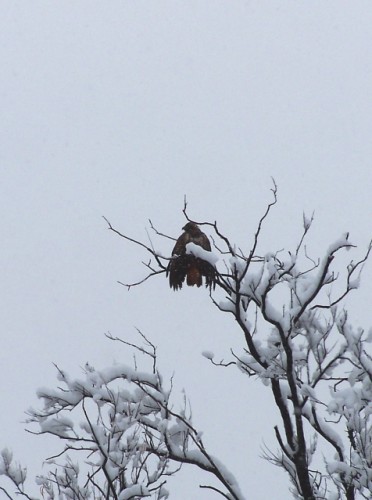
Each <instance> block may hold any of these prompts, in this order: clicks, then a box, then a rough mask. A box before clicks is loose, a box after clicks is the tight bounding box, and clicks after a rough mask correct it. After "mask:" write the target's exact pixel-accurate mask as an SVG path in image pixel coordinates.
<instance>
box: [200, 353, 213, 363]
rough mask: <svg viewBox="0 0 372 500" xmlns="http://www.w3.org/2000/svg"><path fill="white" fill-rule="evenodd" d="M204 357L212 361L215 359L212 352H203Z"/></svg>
mask: <svg viewBox="0 0 372 500" xmlns="http://www.w3.org/2000/svg"><path fill="white" fill-rule="evenodd" d="M202 356H204V357H205V358H207V359H210V360H211V361H212V360H213V358H214V353H213V352H212V351H203V352H202Z"/></svg>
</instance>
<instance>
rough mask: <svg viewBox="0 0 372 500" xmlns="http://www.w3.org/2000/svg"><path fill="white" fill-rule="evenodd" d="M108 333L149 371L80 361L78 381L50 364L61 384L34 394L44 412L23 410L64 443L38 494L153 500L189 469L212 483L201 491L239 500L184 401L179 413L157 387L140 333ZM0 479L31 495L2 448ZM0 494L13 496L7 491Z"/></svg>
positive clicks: (152, 351)
mask: <svg viewBox="0 0 372 500" xmlns="http://www.w3.org/2000/svg"><path fill="white" fill-rule="evenodd" d="M141 335H142V334H141ZM107 336H108V338H110V339H111V340H115V341H117V342H122V343H123V344H125V345H126V346H130V347H131V348H132V349H134V350H135V351H137V354H138V353H140V354H142V355H143V356H144V357H145V358H147V361H149V363H150V369H149V370H148V371H142V370H140V369H139V367H138V365H137V359H136V358H134V366H133V367H131V366H127V365H124V364H116V365H113V366H111V367H108V368H105V369H103V370H96V369H95V368H94V367H93V366H91V365H89V364H86V365H85V368H84V375H83V377H82V378H81V379H72V378H71V377H70V376H69V375H68V374H67V373H66V372H64V371H63V370H61V369H59V368H58V367H57V370H58V379H59V381H60V386H59V387H57V388H56V389H50V388H44V389H40V390H39V391H38V397H39V398H41V399H42V401H43V408H42V409H41V410H30V411H29V417H30V418H29V423H36V424H38V427H39V430H37V431H30V432H33V433H35V434H38V435H41V434H49V435H53V436H55V437H57V438H59V440H60V441H62V442H63V443H64V446H63V449H62V450H60V451H59V452H58V453H57V454H56V455H54V456H52V457H49V458H48V459H47V465H48V472H47V473H46V474H44V475H41V476H38V477H37V478H36V481H37V484H38V485H39V487H40V491H41V495H42V497H43V498H45V499H49V500H52V499H57V498H69V499H74V500H75V499H76V500H86V499H90V498H94V499H115V500H129V499H139V498H144V497H151V498H154V499H158V500H160V499H162V498H168V496H169V493H168V490H167V489H166V486H165V485H166V481H167V478H168V477H170V476H172V475H174V474H175V473H176V472H177V471H178V470H179V469H180V468H181V466H182V465H183V464H189V465H192V466H195V467H198V468H199V469H201V470H203V471H206V472H207V473H209V474H210V475H212V476H214V477H215V479H216V480H217V486H207V485H205V486H203V487H204V488H211V489H213V490H214V491H216V492H218V493H220V494H221V495H222V496H223V497H224V498H228V499H236V500H239V499H243V496H242V495H241V493H240V492H239V488H238V486H237V483H236V481H235V480H234V478H233V476H232V475H231V474H230V473H229V472H228V471H227V470H226V468H225V467H223V466H222V465H221V463H220V462H219V461H218V460H217V459H216V458H214V457H213V456H211V455H210V454H209V452H208V451H207V450H206V448H205V446H204V444H203V440H202V438H201V434H200V433H199V432H198V431H197V430H196V428H195V427H194V425H193V423H192V418H191V411H190V410H189V409H188V405H187V401H186V399H184V404H183V407H182V408H181V409H179V410H178V411H176V410H175V409H174V408H173V404H172V403H171V395H172V381H170V384H169V387H165V386H164V383H163V379H162V377H161V375H160V373H159V371H158V367H157V355H156V348H155V346H154V345H153V344H152V343H151V342H149V340H148V339H147V338H146V337H145V336H144V335H142V339H143V342H144V345H137V344H132V343H129V342H126V341H123V340H121V339H119V338H114V337H112V336H111V335H107ZM142 361H143V360H142ZM142 364H143V363H142ZM0 474H3V475H4V476H6V477H7V478H8V479H9V480H10V482H11V483H12V485H13V488H15V492H16V494H18V495H21V496H24V497H26V498H28V499H31V498H32V496H31V495H29V494H27V493H26V486H25V481H26V469H24V468H22V467H21V466H20V465H19V464H15V463H14V462H13V460H12V455H11V453H10V452H9V451H8V450H3V451H2V453H1V459H0ZM218 484H219V486H218ZM0 490H1V491H3V492H4V493H5V494H6V495H7V496H8V498H12V496H11V495H10V493H9V487H8V488H5V487H0Z"/></svg>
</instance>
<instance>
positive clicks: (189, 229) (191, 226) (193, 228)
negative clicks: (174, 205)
mask: <svg viewBox="0 0 372 500" xmlns="http://www.w3.org/2000/svg"><path fill="white" fill-rule="evenodd" d="M182 229H183V230H184V231H186V233H190V234H199V233H200V232H201V231H200V229H199V226H197V225H196V224H195V223H194V222H188V223H187V224H186V225H185V226H183V228H182Z"/></svg>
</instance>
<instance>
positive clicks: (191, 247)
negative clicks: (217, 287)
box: [186, 242, 219, 267]
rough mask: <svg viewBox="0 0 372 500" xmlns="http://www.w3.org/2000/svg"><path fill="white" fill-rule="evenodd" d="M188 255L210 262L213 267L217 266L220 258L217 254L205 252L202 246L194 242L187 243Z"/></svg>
mask: <svg viewBox="0 0 372 500" xmlns="http://www.w3.org/2000/svg"><path fill="white" fill-rule="evenodd" d="M186 253H187V254H191V255H194V256H195V257H198V258H199V259H202V260H205V261H206V262H209V264H211V265H212V266H213V267H215V266H216V263H217V262H218V260H219V257H218V256H217V255H216V254H215V253H213V252H209V251H208V250H204V248H202V247H201V246H200V245H195V243H192V242H190V243H187V245H186Z"/></svg>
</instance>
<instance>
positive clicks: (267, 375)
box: [106, 183, 372, 500]
mask: <svg viewBox="0 0 372 500" xmlns="http://www.w3.org/2000/svg"><path fill="white" fill-rule="evenodd" d="M272 194H273V201H272V202H271V203H269V204H268V205H267V207H266V210H265V211H264V213H263V215H262V217H261V218H260V220H259V222H258V225H257V228H256V231H255V233H254V235H253V242H252V244H251V247H250V249H248V250H245V249H243V248H240V247H238V246H237V245H235V244H233V243H232V242H231V241H230V240H229V238H228V237H227V236H226V235H225V234H223V232H221V230H220V229H219V227H218V225H217V223H216V222H206V221H204V222H200V221H195V220H192V219H191V218H190V217H189V215H188V212H187V203H186V201H185V204H184V209H183V213H184V216H185V218H186V220H187V221H190V222H194V223H196V224H198V225H199V226H204V227H205V228H209V229H210V231H211V232H212V238H213V243H214V249H213V251H214V252H215V253H216V254H217V255H219V264H218V269H217V276H216V284H217V290H216V292H214V291H213V290H211V291H210V292H209V293H210V297H211V300H212V302H213V303H214V305H215V306H216V307H217V308H218V309H219V311H221V312H223V313H228V314H231V315H232V316H233V317H234V319H235V320H236V321H237V323H238V325H239V327H240V329H241V331H242V333H243V335H244V340H245V347H244V348H243V350H242V352H241V353H232V356H233V357H232V359H231V362H230V363H227V364H229V365H235V366H236V367H238V368H239V370H241V371H242V372H243V373H244V374H246V375H248V376H252V375H255V376H258V377H259V378H260V379H261V380H262V382H263V383H264V384H265V385H266V386H268V387H270V389H271V392H272V395H273V401H274V403H275V405H276V406H277V408H278V409H279V412H280V417H281V422H280V424H278V425H276V426H275V428H274V432H275V436H276V439H277V442H278V446H279V447H278V450H277V451H270V450H266V451H265V457H266V458H267V459H268V460H270V461H271V462H272V463H273V464H275V465H277V466H280V467H282V468H283V469H285V471H286V472H287V473H288V474H289V477H290V480H291V483H292V486H291V491H292V493H293V495H294V497H295V498H298V499H306V500H315V499H340V498H345V499H347V500H354V499H356V498H358V496H359V497H360V498H371V496H370V495H371V491H372V425H371V418H372V417H371V414H372V406H371V405H372V403H371V401H372V357H371V355H370V354H369V353H368V352H367V348H366V343H367V341H369V342H370V341H371V340H372V334H370V335H369V336H367V335H365V333H364V332H363V331H362V330H360V329H357V330H355V329H354V328H353V327H352V326H351V324H350V323H349V321H348V315H347V312H346V311H345V309H344V308H343V307H342V301H343V299H344V298H345V297H346V296H347V295H348V294H349V293H351V292H352V291H353V290H355V289H357V288H358V286H359V283H360V275H361V271H362V268H363V264H364V263H365V262H366V260H367V259H368V257H369V254H370V251H371V246H372V242H371V243H370V244H369V246H368V248H367V251H366V252H365V254H364V255H363V256H362V257H361V258H360V259H358V260H356V261H354V260H350V262H349V263H348V264H347V265H346V267H345V269H341V270H340V271H337V270H336V268H335V261H336V260H337V259H336V258H337V257H338V255H339V254H340V253H341V252H342V251H345V250H346V251H348V250H351V249H354V248H355V246H354V245H353V244H352V243H351V242H350V241H349V234H348V233H346V234H344V235H343V236H342V237H341V238H339V239H338V240H337V241H336V242H334V243H333V244H331V245H330V246H329V248H328V251H327V252H326V254H325V255H324V256H323V258H322V259H312V258H311V257H310V256H308V254H307V250H306V245H305V241H306V238H307V236H308V232H309V229H310V227H311V224H312V222H313V217H311V218H307V217H306V216H305V215H304V217H303V232H302V235H301V236H300V238H299V242H298V244H297V246H296V248H294V249H293V250H291V251H287V252H286V253H285V252H284V251H271V253H264V254H261V253H259V252H260V251H261V252H262V249H260V248H259V243H260V236H261V233H262V231H263V226H264V223H265V222H266V220H267V218H268V216H269V213H270V211H271V209H272V208H273V206H274V205H275V204H276V203H277V187H276V185H275V183H274V187H273V189H272ZM106 221H107V219H106ZM107 223H108V227H109V229H110V230H111V231H113V232H115V233H116V234H118V235H119V236H121V237H122V238H124V239H126V240H129V241H131V242H133V243H135V244H137V245H140V246H142V247H143V248H144V249H145V250H147V252H148V253H149V254H150V259H149V261H147V262H145V266H146V268H147V269H148V273H147V274H146V276H145V277H144V278H142V279H141V280H139V281H138V282H136V283H129V284H125V286H127V287H128V288H131V287H132V286H136V285H140V284H142V283H143V282H145V281H146V280H147V279H149V278H151V277H154V276H156V275H162V274H163V273H164V272H165V271H166V268H167V264H168V261H169V258H166V257H163V256H162V255H161V253H160V252H157V251H156V250H155V249H154V245H153V244H152V243H151V245H150V246H148V245H145V244H144V243H142V242H140V241H137V240H135V239H133V238H130V237H129V236H127V235H126V234H124V233H122V232H120V231H118V230H117V229H115V228H114V227H113V226H112V225H111V223H110V222H109V221H107ZM150 226H151V228H152V229H153V230H154V232H155V234H156V236H158V237H166V238H170V236H168V235H166V234H164V233H163V232H160V231H158V230H157V229H156V228H155V227H154V226H153V224H152V223H151V221H150ZM171 239H173V238H171ZM122 284H124V283H122ZM221 291H222V292H223V294H224V297H225V298H224V299H223V300H220V299H219V297H220V295H219V292H221ZM277 291H278V293H276V292H277ZM278 297H279V299H278ZM267 327H269V328H270V333H269V334H266V333H265V332H267ZM207 357H208V358H209V359H210V361H211V362H213V363H214V364H217V365H218V364H221V363H217V362H215V361H214V359H213V355H212V354H211V353H207ZM223 366H226V363H223ZM345 436H346V437H345Z"/></svg>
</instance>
